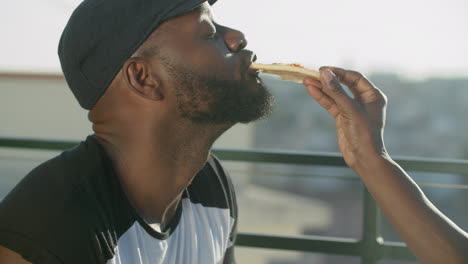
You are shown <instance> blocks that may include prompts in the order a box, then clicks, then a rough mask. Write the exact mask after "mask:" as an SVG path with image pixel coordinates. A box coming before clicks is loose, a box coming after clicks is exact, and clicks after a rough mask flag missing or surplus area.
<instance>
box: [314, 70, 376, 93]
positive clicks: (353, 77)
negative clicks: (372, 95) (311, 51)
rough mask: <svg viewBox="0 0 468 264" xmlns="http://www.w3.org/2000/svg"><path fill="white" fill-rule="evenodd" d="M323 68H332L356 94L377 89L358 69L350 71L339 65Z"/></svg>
mask: <svg viewBox="0 0 468 264" xmlns="http://www.w3.org/2000/svg"><path fill="white" fill-rule="evenodd" d="M322 69H329V70H331V71H332V72H333V73H334V74H335V75H336V76H337V77H338V78H339V80H340V82H342V83H343V84H344V85H346V86H348V88H349V90H350V91H351V92H352V93H353V95H354V96H356V97H357V96H359V95H360V94H363V93H366V92H368V91H373V90H375V89H377V88H376V87H375V85H374V84H373V83H372V82H371V81H369V80H368V79H367V78H366V77H365V76H364V75H362V74H361V73H359V72H357V71H349V70H345V69H342V68H338V67H331V66H324V67H321V68H320V70H322Z"/></svg>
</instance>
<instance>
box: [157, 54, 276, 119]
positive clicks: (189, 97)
mask: <svg viewBox="0 0 468 264" xmlns="http://www.w3.org/2000/svg"><path fill="white" fill-rule="evenodd" d="M165 62H166V63H165V66H166V68H167V69H168V71H169V74H170V75H171V77H172V79H173V81H174V87H175V88H174V90H175V96H176V99H177V104H178V109H179V112H180V114H181V116H182V117H184V118H186V119H189V120H191V121H192V122H194V123H197V124H213V125H218V124H235V123H244V124H246V123H250V122H253V121H256V120H258V119H260V118H264V117H267V116H269V115H270V114H271V112H272V105H273V97H272V95H271V94H270V92H269V91H268V90H267V89H266V88H265V87H264V86H263V84H261V83H257V82H256V79H257V77H255V79H254V77H253V76H251V79H248V78H247V77H245V76H246V75H245V74H244V75H243V76H244V77H242V78H241V79H240V80H226V79H222V78H219V77H218V76H217V75H216V74H214V75H212V76H203V75H201V74H200V73H197V72H195V71H193V70H190V69H188V68H185V67H183V66H175V65H173V64H172V63H169V62H168V60H165ZM252 86H257V87H252Z"/></svg>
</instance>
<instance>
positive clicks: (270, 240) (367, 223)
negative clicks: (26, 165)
mask: <svg viewBox="0 0 468 264" xmlns="http://www.w3.org/2000/svg"><path fill="white" fill-rule="evenodd" d="M77 144H78V142H70V141H54V140H32V139H13V138H0V147H9V148H25V149H39V150H58V151H60V150H65V149H68V148H71V147H74V146H76V145H77ZM213 152H214V153H215V154H216V155H217V156H218V157H219V158H220V159H222V160H225V161H238V162H254V163H275V164H290V165H317V166H335V167H345V166H346V164H345V162H344V160H343V158H342V157H341V156H340V155H338V154H330V153H297V152H289V153H288V152H269V151H253V150H227V149H217V150H214V151H213ZM395 161H396V162H398V163H399V164H400V165H401V166H402V167H404V168H405V169H406V170H410V171H421V172H439V173H450V174H460V175H468V161H463V160H440V159H419V158H397V159H395ZM379 224H380V213H379V210H378V207H377V205H376V203H375V201H374V200H373V198H372V197H371V195H370V194H369V192H368V191H367V190H365V189H364V217H363V228H362V230H363V234H362V236H361V239H350V238H339V237H322V236H280V235H268V234H253V233H239V235H238V238H237V243H236V245H237V246H245V247H255V248H267V249H278V250H295V251H303V252H314V253H323V254H333V255H345V256H358V257H361V259H362V262H361V263H363V264H374V263H377V262H378V261H379V260H381V259H394V260H415V257H414V255H413V254H412V253H411V252H410V251H409V250H408V248H407V247H406V246H405V244H404V243H400V242H385V241H384V240H383V239H382V237H381V235H380V226H379Z"/></svg>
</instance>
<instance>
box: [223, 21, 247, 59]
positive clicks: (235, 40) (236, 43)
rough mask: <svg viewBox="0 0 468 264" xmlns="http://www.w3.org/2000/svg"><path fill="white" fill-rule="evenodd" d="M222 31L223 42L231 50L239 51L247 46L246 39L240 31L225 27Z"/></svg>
mask: <svg viewBox="0 0 468 264" xmlns="http://www.w3.org/2000/svg"><path fill="white" fill-rule="evenodd" d="M224 32H225V33H224V42H225V43H226V46H227V47H228V48H229V50H230V51H231V52H233V53H236V52H239V51H241V50H243V49H244V48H245V47H246V46H247V39H245V35H244V33H242V32H241V31H239V30H235V29H232V28H228V27H225V29H224Z"/></svg>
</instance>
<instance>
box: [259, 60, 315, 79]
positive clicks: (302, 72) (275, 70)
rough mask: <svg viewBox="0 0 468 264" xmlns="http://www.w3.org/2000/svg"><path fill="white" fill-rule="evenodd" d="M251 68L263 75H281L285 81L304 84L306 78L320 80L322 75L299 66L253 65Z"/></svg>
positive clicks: (279, 64) (278, 64) (280, 64)
mask: <svg viewBox="0 0 468 264" xmlns="http://www.w3.org/2000/svg"><path fill="white" fill-rule="evenodd" d="M250 67H251V68H253V69H257V70H260V71H261V72H263V73H269V74H275V75H279V76H280V77H281V79H282V80H285V81H291V82H297V83H302V81H303V80H304V78H305V77H312V78H315V79H320V73H319V72H318V71H315V70H310V69H306V68H304V67H302V66H301V65H299V64H282V63H274V64H262V63H252V65H251V66H250Z"/></svg>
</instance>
